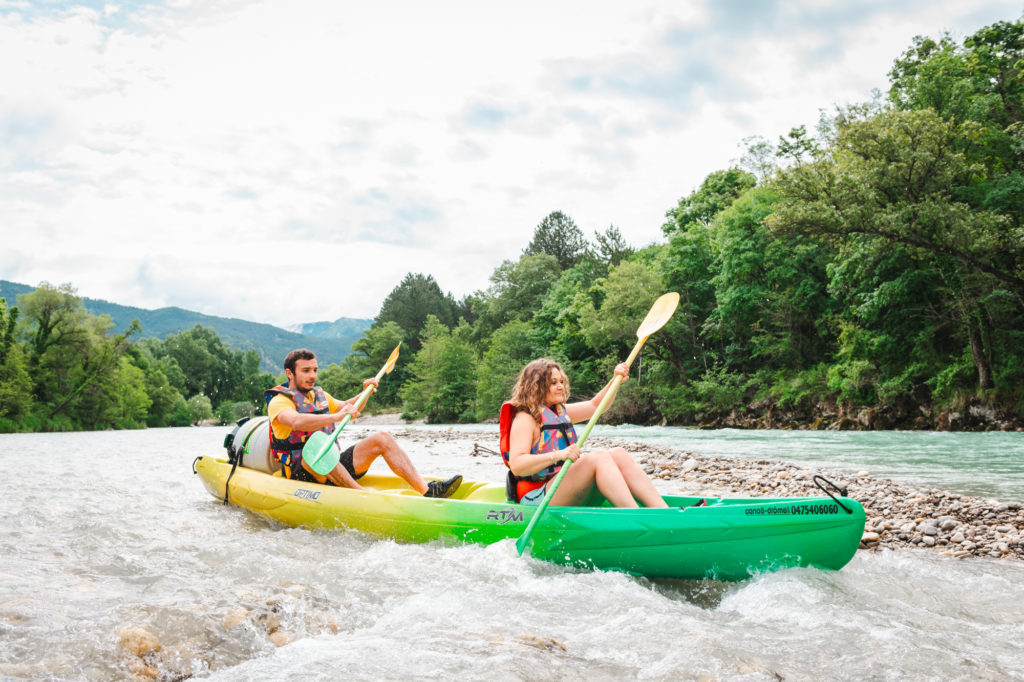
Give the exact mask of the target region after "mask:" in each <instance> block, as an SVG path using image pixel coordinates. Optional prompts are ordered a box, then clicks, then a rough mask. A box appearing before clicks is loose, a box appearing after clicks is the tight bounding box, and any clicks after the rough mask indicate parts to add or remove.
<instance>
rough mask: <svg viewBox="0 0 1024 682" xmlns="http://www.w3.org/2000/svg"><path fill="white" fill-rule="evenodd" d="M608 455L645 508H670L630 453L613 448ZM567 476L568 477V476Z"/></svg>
mask: <svg viewBox="0 0 1024 682" xmlns="http://www.w3.org/2000/svg"><path fill="white" fill-rule="evenodd" d="M608 455H609V456H610V457H611V458H612V460H613V461H614V462H615V464H616V466H617V467H618V469H619V471H620V472H621V474H622V478H623V480H625V482H626V485H627V486H629V491H630V493H632V495H633V497H635V498H636V499H638V500H640V502H641V503H642V504H643V505H644V506H645V507H667V506H668V503H666V502H665V499H664V498H663V497H662V496H661V494H660V493H659V492H658V489H657V488H655V487H654V483H653V482H652V481H651V479H650V477H649V476H648V475H647V472H645V471H644V470H643V467H641V466H640V465H639V464H637V462H636V460H634V459H633V458H632V457H631V456H630V454H629V453H628V452H626V451H625V450H623V449H622V448H612V449H611V450H608ZM588 456H589V455H588ZM584 459H586V458H584ZM570 471H572V469H570ZM566 475H567V476H568V474H566Z"/></svg>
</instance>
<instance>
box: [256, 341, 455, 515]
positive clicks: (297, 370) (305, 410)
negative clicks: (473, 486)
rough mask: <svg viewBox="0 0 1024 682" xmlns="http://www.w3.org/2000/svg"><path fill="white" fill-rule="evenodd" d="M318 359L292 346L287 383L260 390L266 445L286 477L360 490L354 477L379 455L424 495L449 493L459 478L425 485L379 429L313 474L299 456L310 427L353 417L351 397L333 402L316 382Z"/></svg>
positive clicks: (326, 427)
mask: <svg viewBox="0 0 1024 682" xmlns="http://www.w3.org/2000/svg"><path fill="white" fill-rule="evenodd" d="M317 371H318V367H317V361H316V355H314V354H313V351H311V350H307V349H305V348H299V349H297V350H293V351H292V352H291V353H289V354H288V357H286V358H285V359H284V373H285V375H286V376H287V377H288V383H287V384H281V385H280V386H275V387H274V388H271V389H268V390H266V391H264V393H263V397H264V399H265V400H266V401H267V416H269V417H270V449H271V451H272V452H273V455H274V458H275V459H277V460H278V461H280V462H281V465H282V467H283V472H282V473H283V474H284V475H285V477H286V478H291V479H293V480H296V481H310V482H313V481H315V482H317V483H327V484H329V485H336V486H339V487H343V488H355V489H356V490H362V486H360V485H359V483H358V480H359V479H360V478H362V477H363V475H364V474H365V473H366V471H367V470H368V469H369V468H370V465H371V464H373V461H374V460H375V459H377V458H378V457H383V458H384V461H385V462H387V465H388V466H389V467H391V470H392V471H393V472H395V474H397V475H398V476H400V477H401V478H402V479H404V480H405V481H406V482H407V483H408V484H409V485H410V486H412V488H413V489H414V490H416V491H417V492H419V493H420V494H421V495H423V496H424V497H451V495H452V493H454V492H455V491H456V490H457V489H458V487H459V485H461V484H462V476H459V475H455V476H452V477H451V478H449V479H448V480H447V481H431V482H429V483H427V482H426V481H424V480H423V477H422V476H420V474H419V472H418V471H416V467H414V466H413V464H412V461H411V460H410V459H409V456H408V455H407V454H406V453H405V451H403V450H402V448H400V447H399V446H398V443H397V442H395V439H394V438H392V437H391V434H389V433H385V432H383V431H380V432H377V433H375V434H373V435H372V436H368V437H367V438H364V439H362V440H361V441H359V442H358V443H356V444H355V445H352V446H349V448H348V449H347V450H345V451H344V452H342V453H341V460H340V461H339V462H338V465H337V466H335V467H334V469H333V470H332V471H331V472H329V473H328V474H327V475H326V476H321V475H319V474H317V473H314V472H313V470H312V469H310V468H309V466H308V465H307V464H306V462H305V461H303V459H302V446H303V444H305V442H306V439H307V438H309V435H310V434H311V433H313V432H314V431H317V430H320V431H323V432H324V433H332V432H333V431H334V424H335V423H336V422H340V421H341V420H342V419H344V417H345V415H347V414H350V415H352V417H353V418H355V417H358V416H359V413H358V412H357V411H356V406H355V402H356V397H358V396H356V397H353V398H350V399H349V400H337V399H335V398H333V397H332V396H330V395H329V394H328V393H327V392H326V391H324V390H323V389H322V388H320V387H319V386H317V385H316V377H317ZM367 386H373V387H374V390H376V387H377V380H376V379H367V380H366V381H364V382H363V388H364V389H365V388H366V387H367Z"/></svg>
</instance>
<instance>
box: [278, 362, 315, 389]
mask: <svg viewBox="0 0 1024 682" xmlns="http://www.w3.org/2000/svg"><path fill="white" fill-rule="evenodd" d="M316 373H317V365H316V359H315V358H314V359H313V360H298V361H296V363H295V371H294V372H289V371H288V370H285V374H287V375H288V380H289V381H290V382H291V384H292V388H297V389H299V390H300V391H303V392H308V391H312V390H313V387H314V386H316Z"/></svg>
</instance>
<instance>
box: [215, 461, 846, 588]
mask: <svg viewBox="0 0 1024 682" xmlns="http://www.w3.org/2000/svg"><path fill="white" fill-rule="evenodd" d="M231 469H232V467H231V464H229V463H228V462H226V461H225V460H223V459H216V458H213V457H200V458H199V459H197V460H196V463H195V470H196V473H197V474H199V476H200V478H201V480H202V481H203V484H204V485H205V486H206V488H207V490H208V491H209V492H210V493H211V494H212V495H213V496H214V497H216V498H217V499H220V500H223V499H224V497H225V495H224V492H225V491H224V488H225V483H226V482H227V481H228V479H229V477H230V483H229V484H228V486H229V487H228V495H227V499H228V501H229V502H230V503H232V504H235V505H238V506H240V507H243V508H245V509H248V510H249V511H251V512H253V513H255V514H258V515H260V516H262V517H265V518H268V519H272V520H274V521H277V522H280V523H283V524H285V525H288V526H304V527H308V528H327V529H349V530H357V531H362V532H364V533H369V534H372V535H375V536H379V537H384V538H391V539H394V540H398V541H403V542H431V541H449V542H475V543H481V544H491V543H495V542H500V541H502V540H506V539H510V538H511V539H515V538H518V537H520V536H521V535H522V534H523V532H524V531H525V530H526V526H527V524H529V522H530V519H531V518H532V515H533V514H534V512H535V511H536V508H535V507H532V506H529V505H519V504H510V503H508V502H506V501H505V490H504V487H503V486H497V485H492V484H486V483H481V482H478V481H463V483H462V485H461V486H460V487H459V489H458V491H456V493H455V495H454V496H453V497H451V498H448V499H431V498H424V497H421V496H420V495H419V494H418V493H416V492H415V491H413V490H411V489H410V488H409V486H408V485H407V484H406V483H405V482H404V481H402V480H401V479H399V478H397V477H392V476H376V475H373V474H368V475H367V476H365V477H363V478H362V479H360V484H362V485H363V486H364V487H365V488H367V489H366V490H352V489H347V488H336V487H334V486H325V485H318V484H315V483H302V482H297V481H291V480H288V479H285V478H281V477H280V476H274V475H270V474H266V473H263V472H260V471H255V470H252V469H246V468H244V467H237V468H236V469H235V471H234V473H233V474H232V473H231ZM665 500H666V502H668V504H669V505H670V508H669V509H616V508H613V507H608V506H602V507H548V509H547V511H546V512H545V514H544V517H543V518H542V519H541V520H540V521H539V522H538V524H537V525H536V527H535V528H534V530H533V533H532V534H531V536H530V546H529V547H528V548H527V552H528V553H529V554H530V555H531V556H533V557H535V558H538V559H542V560H545V561H551V562H554V563H558V564H564V565H570V566H576V567H580V568H590V569H601V570H612V571H624V572H627V573H631V574H634V575H642V576H646V577H650V578H678V579H700V578H715V579H719V580H742V579H745V578H747V577H749V576H750V575H752V574H756V573H759V572H765V571H771V570H777V569H780V568H789V567H797V566H813V567H816V568H822V569H830V570H838V569H840V568H842V567H843V566H844V565H846V563H847V562H849V561H850V559H851V558H853V555H854V553H855V552H856V551H857V547H858V546H859V544H860V539H861V536H862V535H863V532H864V519H865V516H864V508H863V507H862V506H861V505H860V503H859V502H857V501H856V500H852V499H849V498H845V497H840V498H837V499H836V500H833V499H832V498H829V497H806V498H721V499H708V500H707V506H703V507H691V506H689V505H692V504H693V503H694V502H696V498H692V497H673V496H666V497H665ZM847 510H848V511H847Z"/></svg>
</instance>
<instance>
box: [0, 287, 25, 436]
mask: <svg viewBox="0 0 1024 682" xmlns="http://www.w3.org/2000/svg"><path fill="white" fill-rule="evenodd" d="M17 321H18V309H17V307H14V308H10V309H8V308H7V301H6V300H5V299H2V298H0V432H11V431H15V430H19V429H20V426H21V424H22V423H23V421H24V419H25V418H26V417H27V416H28V415H29V414H31V412H32V400H33V399H32V379H31V377H30V376H29V373H28V371H27V369H26V362H25V357H24V352H23V350H22V346H21V344H19V343H18V342H17V341H16V340H15V338H14V330H15V327H16V325H17Z"/></svg>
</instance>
